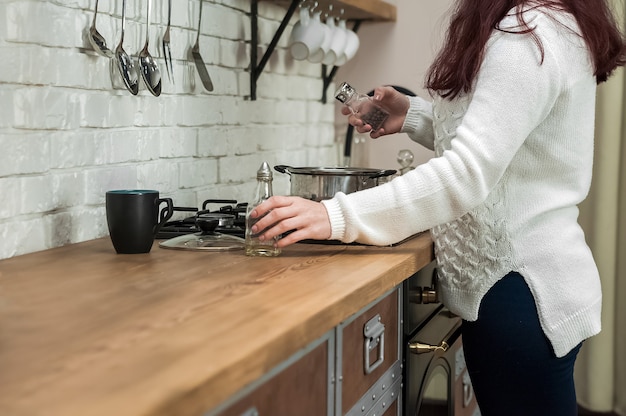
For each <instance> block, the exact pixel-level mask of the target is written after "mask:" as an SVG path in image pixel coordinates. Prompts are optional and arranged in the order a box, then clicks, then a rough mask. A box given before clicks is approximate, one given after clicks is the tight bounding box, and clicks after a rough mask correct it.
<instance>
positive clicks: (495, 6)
mask: <svg viewBox="0 0 626 416" xmlns="http://www.w3.org/2000/svg"><path fill="white" fill-rule="evenodd" d="M527 4H528V5H529V6H531V7H540V6H543V7H548V8H550V9H553V10H565V11H567V12H569V13H571V14H572V15H573V16H574V17H575V18H576V21H577V22H578V25H579V26H580V30H581V33H582V36H583V38H584V39H585V42H586V44H587V47H588V49H589V51H590V54H591V58H592V60H593V63H594V70H595V72H594V75H595V76H596V81H597V83H601V82H604V81H606V80H607V79H608V77H609V76H610V75H611V74H612V72H613V70H614V69H615V68H616V67H618V66H622V65H624V64H625V63H626V45H625V41H624V37H623V35H622V33H621V32H620V29H619V26H618V25H617V23H616V22H615V18H614V16H613V14H612V11H611V9H610V8H609V6H608V4H607V0H560V1H558V0H458V2H457V5H456V8H455V10H454V13H453V15H452V18H451V20H450V27H449V28H448V33H447V36H446V40H445V43H444V46H443V48H442V49H441V51H440V52H439V54H438V56H437V57H436V58H435V61H434V62H433V64H432V65H431V67H430V69H429V70H428V73H427V76H426V87H427V88H428V89H429V90H430V91H432V92H436V93H437V94H439V95H441V96H442V97H447V98H454V97H456V96H457V95H458V94H459V93H461V92H469V91H470V90H471V88H472V84H473V82H474V79H475V78H476V75H477V74H478V70H479V69H480V65H481V62H482V59H483V55H484V52H485V45H486V43H487V40H488V39H489V37H490V35H491V33H492V32H493V31H494V30H501V31H507V32H511V33H517V34H520V35H521V36H523V35H529V36H532V38H533V40H534V42H535V43H536V44H537V46H538V47H539V49H540V51H541V56H542V59H543V52H544V51H543V45H542V44H541V40H540V39H539V38H538V37H537V36H536V35H535V34H534V32H533V28H531V27H529V26H528V25H527V23H526V22H525V21H524V17H523V13H522V10H521V9H522V8H521V7H520V8H518V9H517V10H518V11H517V20H518V23H519V27H518V28H515V29H512V30H508V29H507V30H504V29H501V28H499V27H498V24H499V22H500V21H501V20H502V19H503V18H504V17H505V16H506V14H507V13H508V12H509V11H510V10H511V9H513V8H514V7H516V6H522V5H527Z"/></svg>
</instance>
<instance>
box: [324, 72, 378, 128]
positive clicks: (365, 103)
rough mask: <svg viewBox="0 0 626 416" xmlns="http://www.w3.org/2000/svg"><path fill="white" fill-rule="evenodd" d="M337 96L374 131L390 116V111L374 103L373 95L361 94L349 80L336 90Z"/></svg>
mask: <svg viewBox="0 0 626 416" xmlns="http://www.w3.org/2000/svg"><path fill="white" fill-rule="evenodd" d="M335 98H336V99H337V100H338V101H339V102H341V103H343V104H345V105H346V106H348V108H349V109H350V111H352V113H353V114H355V115H357V116H358V117H359V118H360V119H361V120H363V122H364V123H365V124H369V125H370V126H372V130H374V131H375V130H378V129H379V128H380V127H381V126H382V125H383V123H384V122H385V120H386V119H387V117H388V116H389V113H388V112H386V111H385V110H383V109H382V108H380V107H379V106H378V105H376V104H375V103H374V100H373V99H372V97H370V96H369V95H367V94H360V93H359V92H357V91H356V90H355V89H354V88H353V87H352V86H351V85H350V84H348V83H347V82H343V83H341V85H340V86H339V88H338V89H337V91H336V92H335Z"/></svg>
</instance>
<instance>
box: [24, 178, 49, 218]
mask: <svg viewBox="0 0 626 416" xmlns="http://www.w3.org/2000/svg"><path fill="white" fill-rule="evenodd" d="M20 201H21V202H20V203H21V209H20V211H21V213H22V214H35V213H43V212H46V211H50V210H52V209H53V207H54V202H53V200H52V177H51V176H50V175H45V176H25V177H22V178H21V180H20Z"/></svg>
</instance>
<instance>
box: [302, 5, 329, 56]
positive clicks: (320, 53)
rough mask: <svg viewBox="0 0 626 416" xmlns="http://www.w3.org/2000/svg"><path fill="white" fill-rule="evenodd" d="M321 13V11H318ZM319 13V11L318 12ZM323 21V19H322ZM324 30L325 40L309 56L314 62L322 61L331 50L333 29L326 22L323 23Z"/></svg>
mask: <svg viewBox="0 0 626 416" xmlns="http://www.w3.org/2000/svg"><path fill="white" fill-rule="evenodd" d="M318 13H319V14H320V15H321V12H318ZM316 14H317V13H316ZM320 23H321V21H320ZM322 31H323V32H324V40H323V41H322V44H321V46H320V47H319V49H317V51H314V52H312V53H310V54H309V57H308V58H307V59H308V61H309V62H311V63H312V64H319V63H321V62H322V60H323V59H324V57H325V56H326V54H327V53H328V51H329V50H330V43H331V41H332V39H333V34H332V29H331V28H330V27H329V26H328V25H327V24H325V23H322Z"/></svg>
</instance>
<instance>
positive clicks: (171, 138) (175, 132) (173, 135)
mask: <svg viewBox="0 0 626 416" xmlns="http://www.w3.org/2000/svg"><path fill="white" fill-rule="evenodd" d="M204 130H209V129H204ZM160 136H161V147H160V157H162V158H176V157H191V156H194V155H195V154H196V149H197V144H198V133H197V131H196V130H183V129H177V128H167V129H161V130H160Z"/></svg>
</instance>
